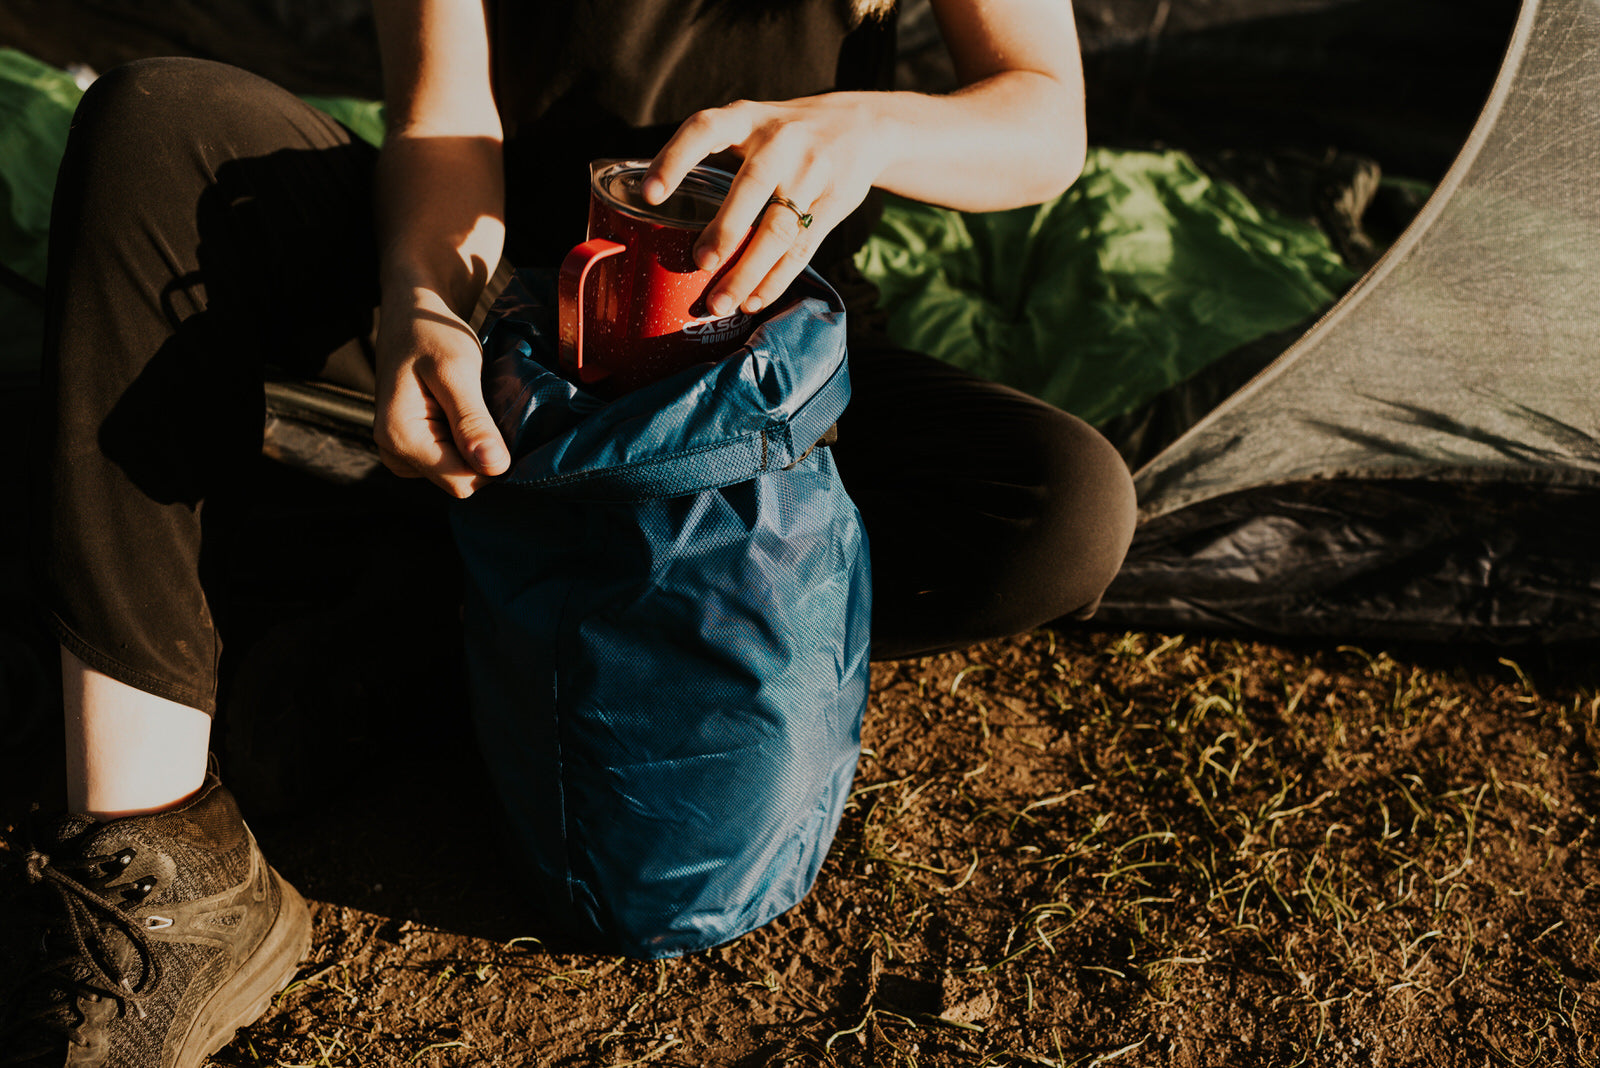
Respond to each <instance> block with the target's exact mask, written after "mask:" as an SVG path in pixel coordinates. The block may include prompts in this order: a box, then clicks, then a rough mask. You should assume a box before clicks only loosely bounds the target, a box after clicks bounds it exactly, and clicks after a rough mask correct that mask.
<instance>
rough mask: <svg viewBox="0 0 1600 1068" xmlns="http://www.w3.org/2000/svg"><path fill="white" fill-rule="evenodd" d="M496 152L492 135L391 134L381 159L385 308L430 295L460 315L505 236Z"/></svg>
mask: <svg viewBox="0 0 1600 1068" xmlns="http://www.w3.org/2000/svg"><path fill="white" fill-rule="evenodd" d="M500 155H501V151H500V142H499V140H498V139H496V138H490V137H458V136H417V135H415V134H412V133H406V132H400V133H398V134H396V135H393V136H391V137H390V138H389V140H388V142H387V143H386V144H385V146H384V149H383V152H382V153H381V154H380V156H379V159H378V232H379V235H380V236H379V241H380V245H379V262H380V272H381V274H380V281H381V284H382V289H383V296H384V303H385V304H386V305H390V304H393V303H394V302H395V301H396V300H397V299H398V301H399V302H400V303H401V304H404V303H406V302H407V299H408V298H411V299H414V298H415V296H416V295H417V294H419V293H433V294H437V296H438V297H439V298H440V299H442V300H443V301H444V302H445V304H446V305H447V306H448V307H449V309H450V310H451V311H452V312H454V313H455V314H456V315H458V316H461V317H462V318H465V317H466V316H467V314H468V313H469V312H470V311H471V310H472V307H473V305H474V304H475V303H476V301H477V299H478V294H479V293H480V292H481V291H482V289H483V286H484V284H485V283H486V282H487V281H488V279H489V276H490V275H491V274H492V273H493V272H494V268H495V265H496V264H497V263H498V262H499V260H500V253H501V248H502V246H503V244H504V240H505V223H504V218H505V190H504V178H503V175H502V171H501V163H500Z"/></svg>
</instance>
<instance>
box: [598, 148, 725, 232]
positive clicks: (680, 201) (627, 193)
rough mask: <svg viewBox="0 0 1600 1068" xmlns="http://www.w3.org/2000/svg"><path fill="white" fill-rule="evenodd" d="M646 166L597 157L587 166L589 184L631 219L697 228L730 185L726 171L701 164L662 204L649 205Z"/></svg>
mask: <svg viewBox="0 0 1600 1068" xmlns="http://www.w3.org/2000/svg"><path fill="white" fill-rule="evenodd" d="M649 166H650V161H649V160H637V159H620V160H619V159H602V160H596V161H595V162H593V163H591V164H590V165H589V175H590V185H591V187H592V188H593V189H594V191H595V193H596V195H598V196H599V197H600V198H601V199H602V200H604V201H605V202H606V203H607V204H609V205H610V206H611V207H613V208H615V209H616V210H618V211H621V212H624V213H626V214H628V215H631V216H633V217H634V218H637V219H644V220H646V221H648V222H654V223H660V224H662V225H664V226H679V227H684V228H686V229H688V228H693V229H696V230H698V229H700V228H701V227H703V226H705V224H706V223H708V222H710V221H711V220H712V218H714V217H715V216H716V214H717V209H718V208H720V207H721V206H722V201H723V198H724V197H726V196H727V195H728V189H729V188H730V187H731V186H732V184H733V175H731V174H729V173H728V172H727V171H724V170H719V169H717V168H716V167H707V166H703V165H702V166H699V167H695V168H694V169H693V170H691V171H690V172H689V173H688V174H687V175H685V176H684V179H683V181H682V182H681V183H680V184H679V185H678V188H677V189H676V190H674V191H673V193H672V195H671V196H670V197H668V198H667V199H666V201H665V202H664V203H661V204H650V203H646V201H645V199H644V176H645V171H646V170H647V169H648V168H649Z"/></svg>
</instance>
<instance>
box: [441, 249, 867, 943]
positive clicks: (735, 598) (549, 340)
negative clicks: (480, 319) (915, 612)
mask: <svg viewBox="0 0 1600 1068" xmlns="http://www.w3.org/2000/svg"><path fill="white" fill-rule="evenodd" d="M541 291H542V293H543V295H544V296H545V297H546V299H544V300H541V299H540V294H541ZM548 293H549V290H548V288H547V287H546V286H541V285H540V284H539V283H538V282H537V281H536V280H535V279H534V278H532V277H529V276H519V277H518V279H517V280H516V281H514V282H513V284H512V286H511V288H510V289H508V291H507V294H506V296H505V297H503V298H502V299H501V300H500V301H499V302H498V303H497V304H496V306H495V308H494V310H493V311H492V312H491V317H490V325H489V326H488V327H487V330H486V334H485V345H484V348H485V359H486V361H487V370H486V378H485V387H486V390H487V395H488V397H489V403H490V407H491V409H492V410H493V411H494V412H495V414H496V417H497V418H498V419H499V421H500V427H501V430H502V431H503V432H504V433H505V436H506V440H507V442H509V443H510V444H511V448H512V456H513V461H512V468H511V471H510V473H509V474H508V475H507V476H505V477H504V478H502V479H500V480H498V481H496V482H495V483H494V484H492V485H490V486H488V487H486V488H484V489H482V490H480V491H479V492H478V493H477V494H476V495H474V496H473V497H471V498H469V499H468V500H466V501H463V502H461V503H460V504H459V505H458V506H457V507H456V509H455V511H454V517H453V523H454V529H455V535H456V541H457V545H458V547H459V549H460V553H461V557H462V559H463V562H464V565H465V572H466V587H467V589H466V619H465V622H466V634H467V663H468V670H469V674H470V682H471V687H472V697H473V707H474V715H475V718H476V721H477V730H478V735H479V739H480V741H481V743H482V746H483V751H484V755H485V757H486V760H487V762H488V766H489V769H490V772H491V774H492V775H493V777H494V780H495V785H496V787H497V789H498V791H499V794H500V797H501V799H502V800H503V802H504V804H505V806H506V808H507V810H508V812H509V814H510V818H511V823H512V825H513V830H514V832H515V834H516V836H517V837H518V838H519V839H520V842H521V844H522V845H523V846H525V848H526V851H527V854H528V857H529V859H530V860H531V865H532V868H533V873H534V882H535V884H536V886H535V889H536V892H537V895H538V904H539V906H540V907H542V908H544V909H546V910H548V912H549V917H550V919H551V921H552V926H553V927H554V928H556V929H557V930H560V931H563V932H565V933H570V934H571V936H572V937H573V939H574V940H575V942H576V943H577V944H578V945H579V946H581V947H583V948H591V949H595V950H600V951H606V952H617V953H625V954H628V955H630V956H641V957H667V956H674V955H677V954H680V953H684V952H688V951H690V950H695V949H701V948H704V947H707V946H713V945H717V944H718V943H721V942H726V941H728V940H729V939H732V938H735V937H737V936H739V935H741V934H743V933H745V932H746V931H749V930H751V929H753V928H755V927H759V926H760V925H762V924H764V923H766V922H767V921H769V920H771V919H772V918H773V917H775V916H777V915H778V914H780V913H782V912H783V911H785V910H786V909H788V908H790V907H791V906H792V905H794V904H795V903H796V902H798V901H799V900H800V899H801V898H802V897H804V896H805V894H806V892H807V891H808V890H810V888H811V885H812V882H813V881H814V879H815V878H816V874H817V869H818V867H819V865H820V864H821V863H822V859H823V856H824V855H825V854H826V852H827V850H828V846H829V844H830V843H831V842H832V840H833V834H834V831H835V829H836V828H837V826H838V823H839V817H840V813H841V811H842V809H843V807H844V802H845V799H846V797H847V795H848V794H849V790H850V783H851V779H852V776H853V775H854V772H855V765H856V759H857V757H858V755H859V753H860V745H861V742H860V737H861V734H860V731H861V715H862V712H863V710H864V709H865V706H866V700H867V682H868V679H867V652H868V649H867V646H868V614H869V607H870V593H869V584H868V565H867V547H866V539H865V537H864V535H863V533H862V530H861V520H860V516H859V514H858V513H857V512H856V508H855V505H854V504H853V503H851V501H850V499H849V497H848V496H847V495H846V494H845V491H844V488H843V486H842V485H841V484H840V482H839V477H838V474H837V473H836V471H835V470H834V465H833V459H832V455H831V451H830V450H829V449H828V448H826V447H818V442H819V439H821V438H822V437H823V436H824V435H825V433H826V432H827V431H828V430H829V428H830V427H832V426H833V423H834V420H835V419H837V418H838V416H839V414H840V413H841V412H842V411H843V410H844V406H845V402H846V401H847V400H848V399H849V392H850V386H849V375H848V371H847V368H846V364H845V345H844V309H843V305H842V304H841V302H840V301H839V298H838V296H837V295H836V294H835V293H834V292H833V290H832V289H831V288H829V287H828V285H827V284H826V283H825V282H823V281H822V279H821V278H820V277H818V276H816V275H815V274H813V273H810V272H808V273H807V274H806V275H805V276H804V277H803V278H802V279H801V280H800V281H799V282H798V283H796V285H795V286H793V287H792V288H791V289H790V292H789V295H788V297H787V298H786V299H785V300H784V301H783V302H781V303H780V304H779V305H777V306H776V308H775V309H774V311H773V312H772V313H771V314H770V315H769V316H768V317H767V318H766V320H765V321H764V322H763V323H762V325H760V326H759V327H757V329H756V331H755V333H754V334H753V335H752V336H751V338H750V341H749V343H748V344H747V345H746V346H745V347H744V348H743V349H741V350H740V351H738V352H736V353H734V354H733V355H731V356H728V357H726V358H724V359H723V360H721V361H720V362H717V363H714V364H713V363H707V364H702V365H699V366H697V367H693V368H690V369H689V370H687V371H684V372H681V373H679V374H677V375H675V376H673V377H672V378H669V379H666V380H663V381H661V382H657V383H655V384H653V385H649V386H645V387H643V388H641V389H639V390H636V391H634V392H632V393H628V394H626V395H624V396H622V397H620V398H619V399H616V400H612V401H609V402H607V401H603V400H600V399H597V398H596V397H594V396H592V395H590V394H588V393H585V392H584V391H582V390H581V389H580V388H579V387H578V386H577V385H575V384H573V383H570V382H568V381H567V380H566V379H565V378H563V377H562V376H560V375H559V374H557V373H555V371H554V370H552V368H554V367H555V366H556V361H555V351H554V349H555V346H554V341H553V339H554V329H553V327H554V323H553V315H552V310H551V309H552V304H551V303H550V302H549V300H548Z"/></svg>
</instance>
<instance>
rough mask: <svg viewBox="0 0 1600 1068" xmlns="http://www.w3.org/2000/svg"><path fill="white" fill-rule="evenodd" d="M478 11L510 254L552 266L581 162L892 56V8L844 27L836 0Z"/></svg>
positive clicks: (569, 0)
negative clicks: (501, 148)
mask: <svg viewBox="0 0 1600 1068" xmlns="http://www.w3.org/2000/svg"><path fill="white" fill-rule="evenodd" d="M489 17H490V19H491V33H492V37H493V46H494V54H493V60H492V62H493V65H494V87H495V94H496V100H497V102H498V104H499V108H500V113H501V120H502V122H503V124H504V127H505V134H506V223H507V249H506V251H507V255H508V257H509V258H510V259H511V261H512V262H513V263H515V264H517V265H518V266H530V267H532V266H551V267H553V266H555V265H556V264H557V263H559V262H560V261H561V257H562V256H563V255H565V253H566V251H567V250H568V249H569V248H571V247H572V246H573V245H574V244H576V243H578V242H579V241H581V240H583V236H584V234H583V230H584V222H585V219H586V217H587V210H588V195H589V194H588V181H589V161H590V160H593V159H602V158H608V157H636V158H643V159H648V158H649V157H651V156H653V155H655V153H656V152H657V150H659V149H660V147H661V146H662V145H663V144H665V143H666V140H667V138H668V137H670V136H671V135H672V132H673V131H674V130H675V129H677V126H678V124H679V123H680V122H681V121H682V120H683V119H685V118H687V117H688V116H689V115H690V114H692V113H694V112H695V111H698V110H700V109H702V108H708V107H716V106H718V105H721V104H726V103H729V102H730V101H733V100H737V99H748V100H789V99H793V98H795V97H801V96H810V95H813V94H816V93H821V92H827V91H829V90H831V89H882V88H888V86H889V82H890V79H891V76H892V73H893V66H894V22H893V19H892V18H890V19H887V20H883V21H868V22H866V23H864V24H863V25H861V26H859V27H856V28H854V29H852V28H851V26H850V25H849V21H848V17H847V14H846V0H489ZM873 214H875V212H874V211H868V212H857V213H856V216H853V217H852V218H851V219H850V220H847V221H846V224H845V225H843V226H840V227H839V228H838V229H837V230H836V231H835V233H834V234H833V235H831V236H830V239H829V242H828V243H827V244H825V246H824V251H823V252H822V253H819V255H818V258H817V259H818V262H819V263H825V262H828V261H829V255H830V246H831V247H832V249H833V251H832V253H831V254H832V255H838V254H839V253H841V252H846V251H848V250H849V249H853V248H854V247H855V246H856V245H858V244H859V243H860V241H862V240H864V239H865V236H866V231H867V229H869V228H870V225H871V215H873Z"/></svg>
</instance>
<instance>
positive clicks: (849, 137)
mask: <svg viewBox="0 0 1600 1068" xmlns="http://www.w3.org/2000/svg"><path fill="white" fill-rule="evenodd" d="M933 6H934V13H935V15H936V16H937V18H938V22H939V27H940V30H941V32H942V33H943V35H944V38H945V41H946V43H947V45H948V47H949V49H950V53H951V56H952V58H953V59H954V60H955V67H956V74H957V76H958V77H959V78H960V79H961V81H962V83H963V86H962V88H961V89H959V90H957V91H956V92H954V93H950V94H948V95H943V96H931V95H927V94H922V93H901V92H895V93H872V92H866V93H854V92H852V93H827V94H824V95H822V96H816V97H808V98H806V99H803V100H794V101H787V102H782V103H757V102H754V101H736V102H734V103H732V104H729V105H727V106H726V107H721V108H714V109H712V110H709V111H702V112H699V113H697V114H695V115H693V116H691V117H690V118H689V119H688V120H687V121H685V122H684V124H683V126H682V127H680V128H679V130H678V132H677V133H676V134H674V135H673V138H672V140H671V141H669V142H668V144H667V145H666V147H665V148H663V149H662V151H661V153H660V154H659V155H657V157H656V159H655V162H654V164H653V165H652V172H653V173H652V176H651V177H652V179H653V180H654V182H653V183H652V182H650V181H648V180H647V185H646V196H647V197H650V198H651V199H654V200H656V201H660V200H663V199H665V198H666V196H667V195H668V193H669V192H670V191H671V190H672V189H674V188H676V187H677V184H678V182H680V181H681V180H682V179H683V176H684V175H685V174H686V173H687V172H688V170H689V168H691V167H693V166H694V165H695V164H697V163H699V162H700V161H701V160H702V159H704V158H705V157H706V156H708V155H711V154H713V153H716V152H721V151H725V150H729V149H731V150H733V151H735V152H736V153H738V154H739V155H741V156H742V157H743V163H742V165H741V166H740V168H739V173H738V175H737V176H736V177H735V180H734V184H733V188H732V189H731V190H730V192H729V195H728V199H727V201H726V202H725V203H724V205H723V208H722V211H721V212H719V213H718V216H717V218H716V219H714V220H712V222H711V224H710V225H708V226H707V227H706V231H705V233H704V235H703V236H702V237H701V240H700V243H699V245H698V246H697V247H696V255H697V258H698V259H699V262H700V265H701V266H702V267H707V268H712V267H715V266H716V265H717V264H719V263H721V262H722V261H723V260H724V259H726V258H727V257H728V256H729V255H731V254H732V253H733V252H734V250H735V249H737V248H738V245H739V241H740V240H741V239H742V238H743V235H744V233H745V232H746V231H747V230H748V229H749V228H750V226H752V225H753V224H755V223H756V222H757V221H758V220H759V222H760V226H759V229H758V230H757V231H756V234H755V236H754V237H753V238H752V240H751V243H750V245H749V247H747V248H746V249H745V251H744V253H743V254H742V255H741V256H740V258H739V262H738V263H737V264H735V265H734V266H733V267H732V268H730V269H729V271H728V272H727V274H725V275H724V276H723V278H722V281H721V282H720V283H719V285H718V292H716V293H713V294H712V295H711V298H710V306H711V308H712V310H713V311H714V312H716V313H717V314H727V313H728V312H730V311H732V310H733V308H734V307H735V306H736V305H739V306H742V307H743V308H744V310H746V311H754V310H756V309H757V308H759V307H761V306H762V305H763V304H765V303H767V302H769V301H771V300H774V299H776V298H777V297H778V296H779V295H780V294H781V293H782V292H783V290H784V289H785V288H787V287H788V285H789V283H790V282H792V281H793V280H794V278H795V276H796V275H798V274H799V273H800V271H801V269H802V268H803V267H804V266H805V264H806V263H807V262H808V261H809V260H810V258H811V253H812V252H813V251H815V249H816V247H817V244H818V243H819V242H820V241H821V239H822V237H823V235H824V234H826V233H828V232H829V231H830V230H832V229H833V228H834V227H835V226H837V225H838V224H839V223H840V221H842V220H843V219H844V217H845V216H846V215H848V214H849V213H850V212H851V211H853V210H855V208H856V207H857V205H859V204H860V203H861V201H862V200H863V199H865V197H866V195H867V191H868V190H869V189H870V188H872V187H873V186H877V187H879V188H882V189H886V190H888V191H890V192H892V193H898V194H900V195H902V196H906V197H911V198H913V199H916V200H922V201H927V202H929V203H933V204H941V205H944V206H946V207H951V208H957V209H960V210H963V211H994V210H999V209H1002V208H1011V207H1020V206H1022V205H1026V204H1036V203H1039V202H1040V201H1044V200H1048V199H1050V198H1051V197H1053V196H1056V195H1058V194H1059V193H1061V192H1062V191H1063V190H1065V189H1066V188H1067V186H1069V185H1071V184H1072V182H1073V180H1074V179H1075V178H1077V176H1078V173H1079V171H1080V170H1081V169H1082V167H1083V160H1084V155H1085V151H1086V147H1085V134H1084V110H1083V74H1082V65H1081V60H1080V58H1079V52H1078V37H1077V30H1076V27H1075V25H1074V23H1073V16H1072V7H1071V4H1070V3H1069V2H1068V0H933ZM773 195H779V196H783V197H787V198H788V199H789V200H791V201H793V202H794V203H795V204H796V205H798V207H799V209H800V211H803V212H808V213H809V214H810V216H811V219H812V222H811V225H810V226H809V227H806V228H802V227H801V226H800V225H799V220H798V219H797V218H796V214H795V213H794V212H790V211H786V210H784V209H782V208H774V209H772V210H770V211H766V212H765V213H764V214H763V208H764V206H765V205H766V203H767V200H768V198H769V197H771V196H773Z"/></svg>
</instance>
